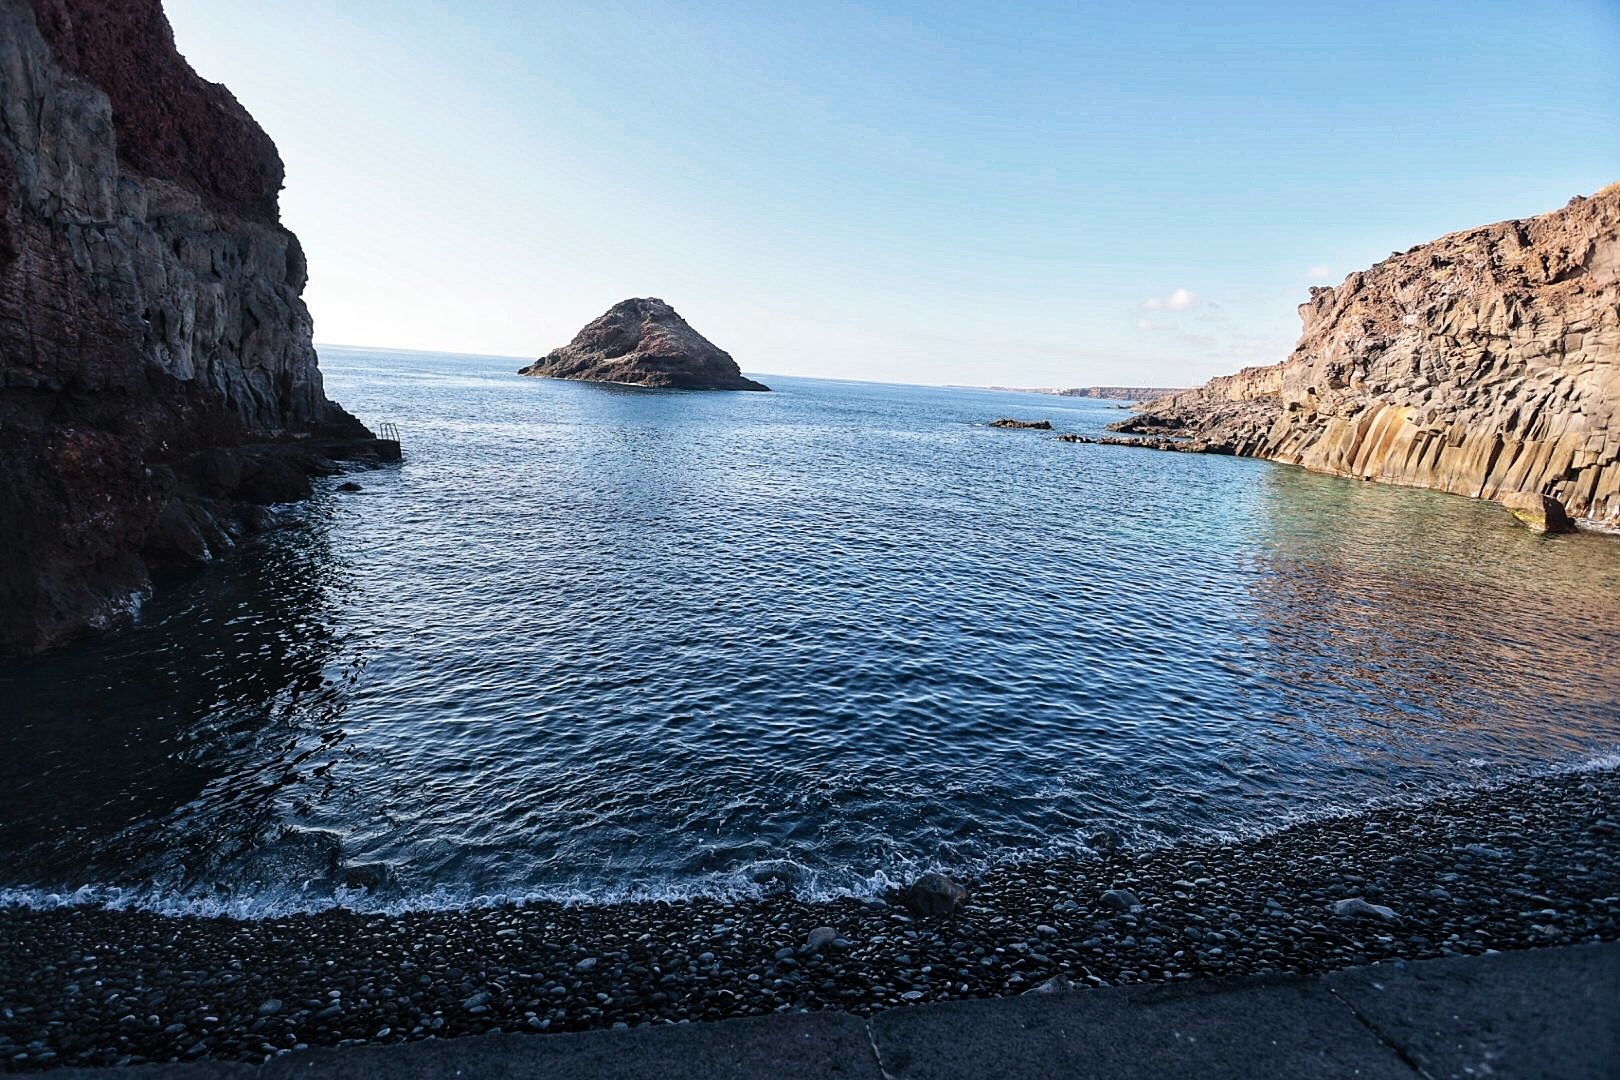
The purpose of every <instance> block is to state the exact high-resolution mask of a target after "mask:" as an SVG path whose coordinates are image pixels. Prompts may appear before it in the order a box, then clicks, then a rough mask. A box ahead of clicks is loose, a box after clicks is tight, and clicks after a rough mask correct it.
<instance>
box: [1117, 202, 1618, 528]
mask: <svg viewBox="0 0 1620 1080" xmlns="http://www.w3.org/2000/svg"><path fill="white" fill-rule="evenodd" d="M1300 315H1301V317H1302V318H1303V320H1304V333H1303V334H1302V335H1301V337H1300V339H1299V343H1298V344H1297V345H1295V347H1294V351H1293V353H1292V354H1291V355H1290V356H1289V357H1288V358H1287V359H1285V360H1283V361H1282V362H1281V363H1278V364H1275V365H1272V366H1270V367H1255V368H1247V369H1245V370H1243V371H1240V372H1238V373H1237V374H1235V375H1226V376H1222V377H1220V378H1216V379H1212V380H1210V382H1209V383H1208V384H1206V385H1205V386H1203V387H1201V388H1199V389H1196V390H1189V391H1185V392H1183V393H1180V394H1176V395H1174V396H1172V397H1168V398H1163V399H1161V400H1158V401H1154V402H1152V403H1150V404H1148V405H1146V406H1145V407H1144V408H1143V409H1142V410H1141V412H1140V413H1139V414H1138V415H1137V416H1135V417H1133V418H1131V419H1130V420H1127V421H1124V422H1122V423H1119V424H1115V425H1113V427H1114V428H1115V430H1119V431H1126V432H1136V433H1142V434H1148V435H1156V436H1172V437H1180V438H1184V439H1186V440H1187V443H1188V445H1189V447H1190V448H1193V449H1199V450H1206V451H1211V452H1217V453H1230V454H1243V455H1248V456H1253V457H1262V458H1269V459H1272V460H1274V461H1282V462H1288V463H1290V464H1295V465H1302V466H1304V467H1305V468H1307V469H1311V470H1313V471H1316V472H1324V473H1332V474H1335V475H1338V476H1354V477H1360V478H1363V479H1367V480H1379V481H1383V482H1385V483H1392V484H1406V485H1410V486H1417V487H1429V488H1436V489H1438V490H1441V491H1449V492H1453V493H1455V494H1460V495H1469V496H1473V497H1476V498H1485V499H1500V498H1502V497H1503V496H1506V495H1509V494H1511V493H1513V492H1521V491H1523V492H1532V493H1536V494H1542V495H1547V496H1550V497H1551V498H1553V499H1555V500H1557V501H1558V502H1559V503H1561V504H1562V505H1563V506H1564V507H1565V508H1566V509H1567V511H1568V512H1569V514H1570V515H1571V516H1573V517H1577V518H1585V519H1587V520H1589V521H1596V522H1603V523H1608V524H1620V184H1614V185H1610V186H1609V187H1607V188H1604V189H1603V190H1602V191H1600V192H1598V193H1597V194H1596V195H1594V196H1592V197H1591V198H1581V197H1577V198H1575V199H1573V200H1571V201H1570V203H1569V205H1568V206H1566V207H1564V208H1563V209H1561V210H1555V211H1553V212H1551V213H1548V214H1542V215H1541V216H1539V217H1534V218H1529V219H1528V220H1524V221H1504V222H1499V223H1497V224H1495V225H1486V226H1484V227H1482V228H1477V229H1470V230H1467V231H1465V232H1458V233H1452V234H1451V235H1449V236H1443V237H1441V238H1440V239H1438V240H1435V241H1434V242H1432V243H1428V244H1422V245H1419V246H1418V247H1414V248H1412V249H1411V250H1409V251H1406V252H1404V253H1397V254H1394V255H1391V256H1390V257H1389V258H1388V259H1385V260H1384V261H1383V262H1381V263H1379V264H1378V265H1376V266H1374V267H1372V268H1371V269H1368V270H1364V271H1361V272H1359V273H1354V274H1351V275H1350V276H1349V277H1348V278H1346V279H1345V281H1344V283H1343V284H1341V285H1339V286H1338V287H1336V288H1331V289H1326V288H1313V289H1312V290H1311V298H1310V300H1309V301H1308V302H1306V303H1305V304H1303V305H1301V307H1300Z"/></svg>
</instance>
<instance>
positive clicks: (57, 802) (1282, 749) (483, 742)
mask: <svg viewBox="0 0 1620 1080" xmlns="http://www.w3.org/2000/svg"><path fill="white" fill-rule="evenodd" d="M513 366H514V365H513V364H512V362H511V361H510V359H508V358H478V357H456V356H444V355H434V354H411V353H389V352H385V351H376V350H356V349H339V348H326V349H323V350H322V369H323V371H324V372H325V376H326V381H327V386H328V387H329V388H330V390H331V391H332V393H333V394H334V396H337V397H339V398H340V399H341V400H343V401H344V402H345V403H346V405H347V406H348V407H349V408H350V409H352V410H354V412H355V413H356V415H358V416H360V417H362V418H364V419H366V420H368V421H372V422H381V421H390V422H395V423H398V424H399V426H400V428H401V430H402V435H403V439H404V442H405V445H406V447H407V455H406V461H405V462H404V463H403V464H401V465H391V466H386V467H384V468H381V469H376V470H373V471H369V472H365V473H360V474H356V476H355V477H354V479H355V480H357V481H358V482H359V485H360V490H359V491H340V490H338V485H339V482H340V478H337V477H332V478H326V479H323V480H317V489H318V490H317V494H316V497H315V499H314V500H312V501H311V502H310V503H309V504H307V505H305V506H301V507H289V508H284V509H283V510H281V511H280V513H281V514H282V516H283V517H284V519H285V521H286V522H287V525H286V527H284V528H282V529H279V530H276V531H273V532H270V533H268V534H266V535H264V536H263V537H261V538H259V539H257V540H255V541H254V542H253V544H252V545H250V546H249V547H247V548H245V549H244V551H243V552H242V553H241V554H240V555H239V556H238V557H237V558H235V559H233V560H229V561H225V562H222V563H219V564H216V565H214V566H211V567H209V568H207V569H206V570H204V571H202V572H200V573H196V574H192V575H189V576H185V577H181V578H177V579H175V580H173V581H171V582H167V583H165V587H164V588H162V589H160V590H159V592H158V594H157V595H156V596H155V597H154V598H153V599H152V600H151V601H150V602H149V603H148V605H147V607H146V609H145V610H144V611H143V614H142V617H141V619H140V622H139V624H138V625H136V626H134V627H132V628H130V629H128V630H126V631H122V632H118V633H114V634H111V635H108V636H106V637H104V638H102V639H99V640H96V641H93V642H89V643H86V644H83V645H79V646H75V647H73V648H72V649H70V650H65V651H59V652H56V653H48V654H45V655H43V656H40V657H36V658H32V659H29V660H23V661H12V662H8V663H6V664H5V665H4V666H0V692H3V693H4V694H5V696H6V699H7V700H8V701H10V702H12V703H14V705H13V708H14V711H15V712H16V713H17V715H18V719H17V720H16V721H14V722H13V723H12V724H11V725H9V726H8V727H7V728H6V729H5V730H4V731H3V732H0V747H3V748H4V750H5V753H4V754H3V755H0V782H3V783H4V784H5V785H6V787H7V790H9V791H11V792H12V793H13V797H12V798H13V807H14V812H13V813H12V815H10V817H9V819H8V821H7V823H6V829H5V832H4V833H3V834H0V854H3V855H4V859H3V864H4V866H5V870H4V871H3V873H4V878H3V880H0V887H3V888H4V889H5V892H4V894H3V895H4V896H5V898H6V900H7V902H8V903H9V904H11V905H13V906H18V907H23V908H27V907H36V906H41V905H44V906H54V905H56V904H58V903H60V902H61V898H75V897H76V898H77V899H76V901H75V900H70V902H97V901H114V902H116V903H117V904H120V905H122V906H130V907H134V908H138V909H145V910H149V911H155V912H169V913H180V912H193V913H202V914H210V913H212V914H228V915H233V916H237V917H249V918H265V917H271V916H281V915H287V914H291V913H297V912H311V911H319V910H322V909H324V908H328V907H332V906H339V907H344V908H348V909H351V910H354V911H357V912H409V911H429V910H453V909H458V908H462V907H465V906H467V905H469V904H474V903H483V904H488V903H498V902H499V901H501V900H502V899H544V898H550V899H555V900H589V901H595V902H602V901H626V900H646V899H654V898H670V897H683V896H684V897H709V898H718V899H725V898H732V899H742V900H749V899H753V898H758V897H760V896H764V895H772V894H778V893H791V894H793V895H794V896H796V897H798V898H799V899H800V900H801V901H811V900H816V899H818V898H820V899H827V898H836V897H840V896H849V897H857V898H859V897H868V898H870V897H876V896H881V895H884V894H886V892H887V891H888V889H889V888H890V887H891V886H892V885H894V884H898V883H900V882H903V881H905V880H909V879H910V878H911V877H914V876H915V875H916V874H917V873H919V872H921V871H923V870H928V869H945V870H949V871H951V872H953V873H957V874H961V875H967V876H973V875H981V874H985V873H990V872H994V871H996V869H997V868H998V867H1006V866H1014V865H1022V864H1032V863H1039V862H1041V861H1042V860H1050V859H1054V858H1067V857H1073V856H1075V855H1087V854H1091V853H1094V851H1095V850H1096V848H1097V845H1098V844H1099V843H1100V842H1101V843H1104V844H1105V845H1107V846H1111V845H1112V844H1113V843H1114V842H1115V841H1116V840H1117V841H1118V843H1119V844H1120V846H1121V847H1123V848H1124V849H1126V850H1129V851H1134V852H1144V853H1145V852H1150V851H1152V850H1154V849H1156V848H1160V847H1162V846H1164V845H1169V844H1177V843H1197V842H1205V841H1210V840H1214V839H1217V838H1222V837H1226V838H1232V837H1256V836H1264V835H1267V834H1269V833H1270V832H1272V831H1275V830H1276V829H1277V828H1278V827H1279V826H1282V825H1285V824H1289V823H1298V822H1309V821H1315V820H1328V819H1332V818H1335V817H1337V816H1339V815H1341V814H1343V813H1345V812H1348V811H1353V810H1361V809H1365V808H1366V807H1368V806H1378V805H1382V806H1388V807H1399V806H1402V805H1411V804H1414V803H1421V802H1423V801H1424V800H1428V799H1432V798H1435V797H1439V796H1443V795H1447V794H1448V793H1451V792H1453V791H1455V790H1457V789H1459V788H1460V789H1464V790H1467V789H1471V788H1482V787H1491V786H1496V785H1501V784H1513V783H1519V782H1528V781H1530V780H1533V779H1534V778H1536V777H1538V776H1542V775H1548V774H1557V773H1559V772H1561V771H1563V770H1567V769H1571V768H1581V767H1585V766H1589V765H1591V764H1592V763H1594V762H1597V763H1601V762H1603V761H1606V760H1610V759H1611V758H1612V755H1613V754H1614V752H1615V750H1616V747H1617V746H1620V719H1617V717H1620V708H1617V695H1620V688H1617V687H1616V686H1615V684H1614V681H1613V675H1612V673H1613V671H1614V670H1615V664H1616V662H1617V661H1616V658H1617V657H1620V546H1617V545H1615V544H1614V543H1613V542H1612V541H1611V540H1609V539H1607V538H1604V537H1597V536H1591V535H1573V536H1561V537H1537V536H1533V535H1530V534H1528V533H1526V532H1524V531H1522V530H1520V529H1518V528H1516V527H1514V526H1512V525H1511V523H1510V522H1509V521H1508V520H1506V515H1505V514H1504V512H1503V511H1502V510H1501V509H1500V508H1498V507H1495V506H1493V505H1491V504H1489V503H1482V502H1476V501H1471V500H1466V499H1461V498H1457V497H1454V496H1447V495H1442V494H1437V493H1432V492H1426V491H1418V490H1410V489H1401V488H1393V487H1384V486H1378V485H1372V484H1366V483H1361V482H1356V481H1349V480H1343V479H1337V478H1332V477H1323V476H1315V475H1310V474H1307V473H1304V472H1301V471H1299V470H1295V469H1289V468H1283V467H1278V466H1275V465H1271V464H1268V463H1264V462H1257V461H1249V460H1241V459H1234V458H1224V457H1198V456H1192V455H1181V454H1158V455H1148V454H1142V453H1140V452H1138V451H1133V450H1129V449H1121V448H1116V447H1109V446H1097V445H1073V444H1069V443H1064V442H1061V441H1060V440H1059V439H1058V438H1057V437H1056V436H1057V435H1060V434H1064V433H1074V434H1091V435H1096V434H1098V433H1101V432H1102V431H1103V429H1104V426H1105V425H1106V424H1107V423H1108V422H1109V421H1110V420H1112V419H1115V418H1117V416H1118V413H1117V411H1114V410H1112V409H1111V408H1110V406H1109V405H1108V404H1107V403H1106V402H1101V401H1090V400H1084V399H1078V400H1070V399H1060V398H1055V397H1052V396H1042V395H1034V394H1019V393H1008V392H998V391H988V390H985V391H971V390H960V389H952V390H946V389H931V388H923V387H903V386H886V385H878V384H860V383H840V382H828V381H819V380H807V379H790V378H771V379H770V380H769V381H770V384H771V386H772V388H773V390H774V391H775V392H774V393H772V394H741V395H731V394H700V393H691V392H681V391H651V390H640V389H628V388H622V387H613V386H599V385H582V384H576V383H568V382H562V381H556V380H536V379H524V378H522V377H520V376H517V375H515V374H514V373H513V371H512V368H513ZM1001 416H1018V417H1021V418H1025V419H1030V420H1048V421H1050V422H1051V423H1052V425H1053V430H1052V432H1045V431H1004V430H996V429H994V428H991V427H990V426H989V423H990V421H991V420H992V419H994V418H997V417H1001ZM69 670H71V671H72V672H74V673H76V674H74V675H73V676H72V677H69V675H68V674H67V672H68V671H69ZM1099 838H1101V839H1099ZM52 897H55V898H58V899H55V900H53V899H51V898H52Z"/></svg>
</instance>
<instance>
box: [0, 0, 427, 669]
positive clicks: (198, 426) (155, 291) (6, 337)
mask: <svg viewBox="0 0 1620 1080" xmlns="http://www.w3.org/2000/svg"><path fill="white" fill-rule="evenodd" d="M281 177H282V166H281V160H280V158H279V157H278V156H277V154H276V150H275V146H274V145H273V144H272V143H271V142H270V139H269V137H268V136H267V135H265V133H264V132H263V131H262V130H261V129H260V128H259V127H258V125H257V124H255V123H254V122H253V119H252V118H251V117H250V116H248V114H247V113H246V111H244V110H243V108H242V107H241V105H240V104H238V103H237V101H236V99H235V98H233V97H232V96H231V95H230V93H229V92H228V91H227V90H225V88H224V87H222V86H217V85H215V84H213V83H209V82H206V81H204V80H203V79H201V78H199V77H198V76H197V75H196V73H195V72H193V71H192V70H191V68H190V66H189V65H187V63H186V62H185V60H184V59H183V58H182V57H181V56H180V54H179V53H178V52H177V51H176V50H175V46H174V40H173V36H172V34H171V32H170V30H169V25H168V21H167V20H166V19H165V18H164V16H163V11H162V8H161V6H160V5H159V3H158V0H0V530H3V535H0V548H3V549H4V551H5V555H6V557H5V559H4V560H0V611H3V612H4V613H5V618H4V619H0V653H32V652H37V651H39V650H40V649H43V648H47V647H49V646H51V645H55V644H58V643H60V642H63V641H66V640H68V639H70V638H72V637H74V636H77V635H79V634H82V633H85V632H89V631H94V630H98V629H104V628H106V627H109V626H112V625H115V624H116V623H118V622H119V621H120V620H121V619H122V618H124V617H125V616H127V615H128V614H129V613H130V611H131V610H132V609H133V607H134V605H135V604H137V603H138V601H139V598H140V597H141V596H142V595H144V594H145V593H146V592H147V591H148V590H149V589H150V585H151V581H150V570H151V563H153V562H155V563H158V564H161V563H165V562H194V561H199V560H202V559H206V558H211V557H213V556H215V555H218V554H221V553H223V551H225V550H228V549H229V547H230V546H231V545H232V543H233V542H234V537H236V536H240V535H245V534H246V533H247V532H249V531H251V530H252V528H253V527H254V525H255V524H256V523H260V522H262V521H263V515H261V514H258V513H255V512H253V511H252V510H250V509H247V508H246V507H245V502H244V500H245V499H250V498H252V497H253V496H254V495H255V494H259V495H265V496H270V497H269V498H265V499H264V500H263V501H279V500H280V499H281V498H283V497H285V498H297V497H301V496H302V495H303V494H304V493H306V492H307V490H308V481H307V479H306V476H305V474H304V473H303V472H301V471H300V470H301V469H302V468H303V466H304V465H306V464H309V463H312V462H314V461H315V460H316V459H317V458H322V459H324V458H329V457H333V456H354V455H356V454H367V455H376V456H391V455H392V454H394V453H397V446H396V445H395V444H386V445H385V444H382V443H378V442H376V441H374V440H372V439H371V436H370V433H369V432H368V431H366V430H365V428H364V427H363V426H361V425H360V423H359V422H358V421H356V420H355V419H354V418H353V417H351V416H350V415H349V414H347V413H346V412H344V411H343V410H342V409H341V408H339V407H338V406H336V405H334V404H333V403H331V402H330V401H328V400H327V399H326V395H325V393H324V392H323V389H322V385H321V376H320V371H319V370H318V369H317V367H316V362H315V350H314V347H313V345H312V344H311V325H310V317H309V312H308V310H307V309H306V308H305V306H304V303H303V300H302V299H301V298H300V294H301V292H302V290H303V287H304V278H305V270H304V255H303V251H302V250H301V249H300V247H299V245H298V241H297V239H296V238H295V237H294V236H293V235H292V234H291V233H290V232H288V231H287V230H286V229H283V228H282V227H281V225H280V223H279V220H278V216H277V192H278V191H279V189H280V187H281ZM295 442H296V443H297V445H293V444H294V443H295ZM252 444H260V445H259V449H257V450H253V451H251V452H249V450H248V448H249V447H250V446H251V445H252ZM294 474H296V475H294ZM244 484H247V485H249V486H250V487H252V488H253V491H251V492H242V491H240V490H239V489H240V488H241V487H242V486H243V485H244Z"/></svg>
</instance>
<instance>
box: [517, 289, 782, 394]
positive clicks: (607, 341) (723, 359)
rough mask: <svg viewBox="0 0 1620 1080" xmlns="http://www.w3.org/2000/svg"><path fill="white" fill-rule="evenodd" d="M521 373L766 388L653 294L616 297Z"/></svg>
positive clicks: (653, 384) (701, 387)
mask: <svg viewBox="0 0 1620 1080" xmlns="http://www.w3.org/2000/svg"><path fill="white" fill-rule="evenodd" d="M519 374H522V375H544V376H547V377H549V378H553V379H578V380H580V381H583V382H608V383H624V384H627V385H631V386H651V387H668V388H674V389H682V390H769V389H770V387H768V386H765V385H764V384H762V383H757V382H755V381H754V380H753V379H750V378H747V377H746V376H744V375H743V373H742V371H741V369H739V368H738V367H737V361H735V360H733V359H732V358H731V354H730V353H728V352H726V351H725V350H724V349H722V348H720V347H719V346H717V345H716V344H715V343H714V342H712V341H710V340H709V339H708V338H706V337H704V336H703V335H702V334H700V333H698V332H697V331H696V330H694V329H692V327H691V325H690V324H688V323H687V321H686V320H685V319H683V318H681V317H680V315H678V314H677V313H676V311H675V309H674V308H672V307H670V306H669V305H668V304H666V303H664V302H663V301H662V300H659V299H658V298H657V297H651V296H649V297H644V298H639V299H633V300H621V301H619V302H618V303H617V304H614V305H613V306H612V307H611V308H609V309H608V310H607V311H606V312H604V313H603V314H602V315H600V316H598V317H597V318H595V319H592V320H591V321H590V322H589V323H587V324H586V325H585V328H584V329H583V330H581V331H580V332H579V333H578V334H576V335H575V336H574V340H573V341H570V342H569V343H568V344H567V345H564V346H563V347H562V348H560V349H553V350H552V351H551V352H549V353H547V354H546V355H545V356H542V357H541V358H540V359H538V360H536V361H535V362H534V363H532V364H530V365H529V366H528V367H526V368H523V369H521V370H520V372H519Z"/></svg>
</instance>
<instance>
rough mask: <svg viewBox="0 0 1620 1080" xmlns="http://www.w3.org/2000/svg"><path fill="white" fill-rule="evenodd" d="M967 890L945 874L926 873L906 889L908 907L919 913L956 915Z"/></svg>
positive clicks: (965, 897)
mask: <svg viewBox="0 0 1620 1080" xmlns="http://www.w3.org/2000/svg"><path fill="white" fill-rule="evenodd" d="M966 899H967V890H966V889H964V888H963V887H962V886H960V885H958V884H957V883H956V882H954V881H952V880H951V879H950V878H948V877H946V876H945V875H944V874H924V875H923V876H922V877H920V878H918V879H917V880H916V881H915V882H913V883H912V886H911V888H910V889H908V890H906V907H908V908H910V909H911V910H912V912H913V913H915V914H917V915H933V916H938V915H954V914H956V909H957V907H958V906H960V905H961V903H962V901H964V900H966Z"/></svg>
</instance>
